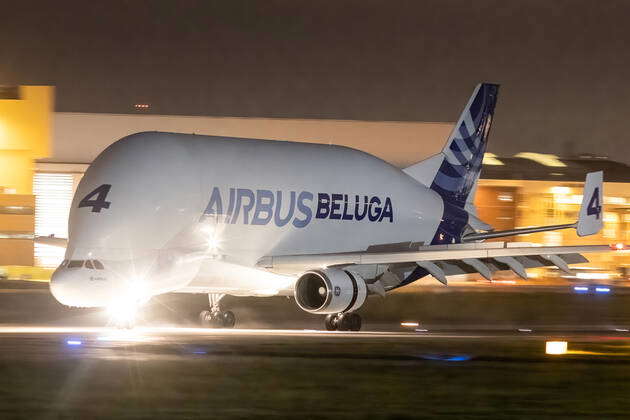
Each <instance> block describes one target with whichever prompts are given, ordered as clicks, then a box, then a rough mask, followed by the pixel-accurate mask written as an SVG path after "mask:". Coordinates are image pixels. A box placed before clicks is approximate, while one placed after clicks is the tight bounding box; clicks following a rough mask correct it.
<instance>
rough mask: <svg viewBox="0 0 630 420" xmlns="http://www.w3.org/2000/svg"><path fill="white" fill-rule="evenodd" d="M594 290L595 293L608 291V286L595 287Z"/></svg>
mask: <svg viewBox="0 0 630 420" xmlns="http://www.w3.org/2000/svg"><path fill="white" fill-rule="evenodd" d="M595 292H597V293H610V287H596V288H595Z"/></svg>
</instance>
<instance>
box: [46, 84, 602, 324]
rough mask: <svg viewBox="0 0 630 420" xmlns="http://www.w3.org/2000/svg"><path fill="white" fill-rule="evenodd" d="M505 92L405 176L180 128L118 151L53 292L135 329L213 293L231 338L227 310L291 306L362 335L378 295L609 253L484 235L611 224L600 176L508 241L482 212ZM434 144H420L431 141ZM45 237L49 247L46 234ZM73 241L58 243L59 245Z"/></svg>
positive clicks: (339, 150)
mask: <svg viewBox="0 0 630 420" xmlns="http://www.w3.org/2000/svg"><path fill="white" fill-rule="evenodd" d="M498 91H499V86H498V85H496V84H491V83H481V84H479V85H477V86H476V88H475V89H474V91H473V94H472V96H471V97H470V100H469V101H468V103H467V105H466V106H465V108H464V110H463V112H462V113H461V116H460V117H459V119H458V121H457V123H456V124H455V126H454V128H453V130H452V132H451V134H450V136H449V137H448V139H447V140H446V143H445V145H444V147H443V149H442V150H441V151H440V152H439V153H437V154H436V155H434V156H432V157H430V158H428V159H426V160H423V161H421V162H419V163H416V164H414V165H412V166H410V167H408V168H404V169H402V170H401V169H399V168H397V167H395V166H392V165H390V164H389V163H387V162H385V161H383V160H381V159H379V158H377V157H375V156H373V155H370V154H368V153H365V152H362V151H360V150H355V149H352V148H348V147H342V146H334V145H323V144H311V143H297V142H289V141H270V140H257V139H245V138H231V137H217V136H204V135H193V134H178V133H166V132H141V133H137V134H132V135H129V136H127V137H124V138H122V139H121V140H119V141H117V142H115V143H114V144H112V145H111V146H109V147H108V148H106V149H105V150H104V151H103V152H102V153H101V154H100V155H99V156H98V157H97V158H96V159H95V160H94V162H93V163H92V164H91V165H90V166H89V168H88V169H87V171H86V173H85V176H84V177H83V179H82V180H81V182H80V184H79V186H78V188H77V191H76V194H75V195H74V199H73V202H72V207H71V210H70V216H69V238H68V240H67V243H65V242H64V244H65V245H66V253H65V260H64V261H63V262H62V263H61V265H60V266H59V267H58V268H57V269H56V271H55V272H54V273H53V275H52V278H51V282H50V291H51V293H52V295H53V296H54V297H55V299H57V300H58V301H59V302H60V303H62V304H63V305H67V306H72V307H84V308H95V307H102V308H108V309H109V310H110V311H111V313H112V315H113V317H114V319H115V322H116V324H117V325H119V326H132V325H133V319H134V314H135V312H136V311H137V308H138V307H140V306H141V305H142V304H144V303H146V302H147V301H148V300H149V299H151V297H153V296H157V295H160V294H163V293H170V292H177V293H200V294H207V295H208V299H209V308H208V309H207V310H205V311H203V312H202V313H201V314H200V315H199V317H200V320H201V322H202V324H203V325H206V326H211V327H224V328H231V327H233V326H234V325H235V323H236V317H235V315H234V313H232V312H231V311H224V310H222V308H221V306H220V301H221V299H222V298H223V297H224V296H225V295H233V296H259V297H264V296H278V295H280V296H293V297H294V298H295V302H296V303H297V305H298V306H299V307H300V308H301V309H303V310H304V311H306V312H310V313H313V314H321V315H324V316H325V319H324V324H325V327H326V329H328V330H340V331H347V330H351V331H358V330H360V329H361V323H362V322H361V317H360V316H359V315H358V314H357V312H356V311H357V310H358V309H359V308H361V306H362V305H363V304H364V303H365V301H366V298H367V297H368V296H369V295H380V296H385V295H386V294H387V293H388V292H390V291H392V290H395V289H397V288H400V287H403V286H405V285H408V284H410V283H412V282H414V281H416V280H418V279H421V278H424V277H427V276H429V275H431V276H433V277H434V278H435V279H437V280H438V281H440V282H441V283H443V284H445V285H446V284H447V282H448V277H449V276H452V275H459V274H466V273H479V274H480V275H482V276H483V277H485V278H486V279H491V278H492V275H493V273H494V272H496V271H501V270H512V271H513V272H514V273H515V274H516V275H518V276H520V277H522V278H527V272H526V269H528V268H534V267H542V266H556V267H558V268H559V269H561V270H563V271H569V270H570V269H569V264H577V263H583V262H587V260H586V258H584V257H583V256H582V255H581V254H583V253H589V252H604V251H608V250H609V247H608V246H606V245H588V246H536V245H534V244H528V243H524V242H514V243H506V242H484V241H485V240H486V239H492V238H501V237H510V236H514V235H520V234H530V233H534V232H544V231H550V230H557V229H569V228H573V229H576V231H577V234H578V235H579V236H587V235H592V234H595V233H597V232H598V231H599V230H600V229H601V228H602V223H603V221H602V219H603V217H602V203H603V200H602V194H603V190H602V181H603V174H602V172H594V173H589V174H587V176H586V182H585V187H584V195H583V197H584V198H583V202H582V206H581V209H580V213H579V218H578V220H577V222H575V223H571V224H564V225H553V226H540V227H531V228H523V229H512V230H507V231H496V230H493V228H492V227H491V226H490V225H488V224H486V223H484V222H483V221H481V220H480V219H479V218H478V216H477V212H476V209H475V206H474V204H473V201H474V195H475V191H476V187H477V183H478V179H479V174H480V171H481V167H482V160H483V155H484V153H485V151H486V147H487V142H488V134H489V132H490V127H491V124H492V118H493V114H494V109H495V105H496V101H497V96H498ZM418 147H422V145H420V144H419V145H418ZM40 239H41V242H43V243H46V238H40ZM49 242H56V243H58V242H59V238H49Z"/></svg>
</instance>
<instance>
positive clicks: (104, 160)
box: [51, 132, 444, 307]
mask: <svg viewBox="0 0 630 420" xmlns="http://www.w3.org/2000/svg"><path fill="white" fill-rule="evenodd" d="M104 185H106V186H107V185H108V186H110V187H107V188H104V187H102V186H104ZM99 188H101V189H100V190H99ZM95 190H96V191H97V192H98V191H100V192H103V194H102V195H100V196H99V194H98V193H95V194H92V195H91V193H92V192H93V191H95ZM105 203H108V204H105ZM443 213H444V204H443V201H442V199H441V197H440V196H439V195H438V194H437V193H435V192H434V191H432V190H430V189H428V188H426V187H425V186H424V185H422V184H421V183H419V182H418V181H416V180H415V179H413V178H411V177H410V176H408V175H407V174H405V173H404V172H403V171H401V170H400V169H398V168H396V167H394V166H391V165H390V164H388V163H386V162H384V161H382V160H380V159H378V158H376V157H374V156H372V155H369V154H367V153H364V152H361V151H358V150H354V149H350V148H346V147H340V146H328V145H321V144H309V143H292V142H282V141H265V140H251V139H239V138H223V137H211V136H197V135H186V134H173V133H159V132H147V133H139V134H134V135H131V136H129V137H126V138H124V139H122V140H120V141H118V142H116V143H114V144H113V145H112V146H110V147H109V148H107V149H106V150H105V151H103V152H102V153H101V154H100V155H99V156H98V157H97V159H96V160H95V161H94V162H93V163H92V165H91V166H90V167H89V169H88V170H87V172H86V174H85V176H84V177H83V179H82V180H81V183H80V185H79V187H78V189H77V192H76V194H75V197H74V200H73V203H72V208H71V211H70V219H69V234H70V236H69V243H68V248H67V251H66V260H70V261H75V263H74V264H73V265H74V266H77V265H79V264H78V263H76V261H84V260H97V261H99V262H100V263H102V264H103V267H104V268H103V269H101V270H98V269H90V268H87V267H85V266H81V267H75V268H69V267H68V265H69V264H63V265H62V266H61V267H60V268H58V270H57V271H56V272H55V274H54V276H53V279H52V283H51V290H52V292H53V294H54V295H55V297H56V298H57V299H58V300H59V301H61V302H62V303H64V304H67V305H71V306H85V307H92V306H106V305H107V304H108V303H110V302H111V301H112V300H115V299H116V298H117V297H118V296H119V295H120V293H122V291H125V290H128V289H129V288H130V287H131V286H130V284H131V283H133V288H134V289H141V290H139V291H138V292H139V293H142V294H144V295H146V296H152V295H156V294H160V293H165V292H170V291H187V292H203V293H210V292H212V293H229V294H234V295H273V294H278V293H281V292H283V291H284V292H286V291H287V290H291V288H292V287H293V282H294V280H295V274H297V273H270V272H267V271H264V270H261V269H258V268H257V267H256V263H257V262H258V261H259V260H260V259H261V258H262V257H265V256H272V255H287V254H311V253H328V252H352V251H358V250H365V249H367V248H368V247H369V246H372V245H378V244H392V243H401V242H424V243H426V244H429V243H430V242H431V240H432V238H433V237H434V235H435V233H436V230H437V228H438V225H439V223H440V221H441V219H442V217H443Z"/></svg>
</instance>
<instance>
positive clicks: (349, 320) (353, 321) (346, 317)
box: [337, 312, 361, 331]
mask: <svg viewBox="0 0 630 420" xmlns="http://www.w3.org/2000/svg"><path fill="white" fill-rule="evenodd" d="M337 326H338V327H337V328H338V329H339V331H359V330H360V329H361V316H360V315H359V314H355V313H352V312H350V313H347V314H341V315H339V316H338V317H337Z"/></svg>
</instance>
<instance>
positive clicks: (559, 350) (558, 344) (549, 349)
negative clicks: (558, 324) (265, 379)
mask: <svg viewBox="0 0 630 420" xmlns="http://www.w3.org/2000/svg"><path fill="white" fill-rule="evenodd" d="M567 349H568V344H567V342H566V341H547V342H546V343H545V353H546V354H554V355H557V354H567Z"/></svg>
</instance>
